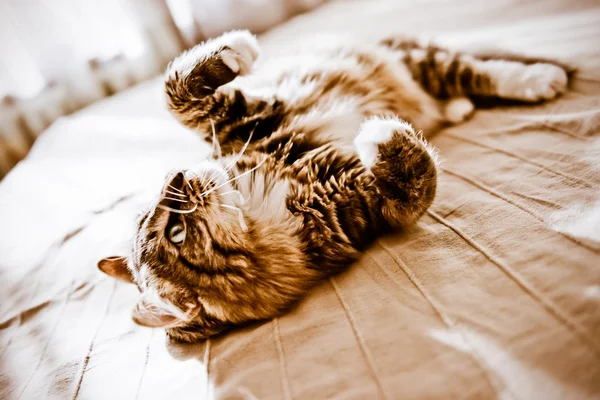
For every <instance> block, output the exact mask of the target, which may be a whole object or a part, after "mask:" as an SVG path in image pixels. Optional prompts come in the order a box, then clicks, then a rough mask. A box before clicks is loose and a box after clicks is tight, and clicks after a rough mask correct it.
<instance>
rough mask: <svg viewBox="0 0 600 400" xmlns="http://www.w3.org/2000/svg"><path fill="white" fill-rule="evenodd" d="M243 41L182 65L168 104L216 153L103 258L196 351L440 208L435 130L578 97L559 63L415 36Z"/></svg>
mask: <svg viewBox="0 0 600 400" xmlns="http://www.w3.org/2000/svg"><path fill="white" fill-rule="evenodd" d="M259 54H260V51H259V46H258V43H257V40H256V38H255V37H254V36H253V35H252V34H250V33H249V32H248V31H232V32H228V33H226V34H223V35H222V36H220V37H218V38H215V39H212V40H209V41H207V42H205V43H202V44H199V45H197V46H196V47H194V48H192V49H190V50H188V51H187V52H184V53H183V54H182V55H180V56H179V57H178V58H176V59H175V60H174V61H173V62H172V63H171V64H170V65H169V66H168V68H167V71H166V73H165V92H166V96H167V100H168V106H169V108H170V110H171V112H172V113H173V114H174V116H175V117H176V118H177V119H179V121H180V122H181V123H183V124H184V125H186V126H188V127H190V128H192V129H194V130H197V131H198V132H199V133H200V134H201V135H203V136H204V138H205V139H206V140H207V141H208V142H209V143H212V145H213V149H214V156H213V157H212V158H211V159H209V160H206V161H203V162H202V163H201V164H199V166H198V167H197V168H194V169H193V170H192V169H190V170H185V171H175V172H173V173H171V174H170V175H169V176H168V177H167V178H166V181H165V184H164V187H163V189H162V192H161V193H160V195H158V196H157V198H156V201H155V203H154V204H152V205H151V206H150V207H149V209H148V210H147V211H146V212H144V213H143V215H142V216H141V218H140V219H139V221H138V225H137V231H136V235H135V237H134V239H133V244H132V249H131V254H129V255H128V256H127V257H118V256H114V257H108V258H105V259H103V260H101V261H100V262H99V263H98V267H99V268H100V270H102V271H104V272H105V273H106V274H108V275H110V276H113V277H116V278H119V279H122V280H124V281H127V282H132V283H135V284H136V285H137V287H138V289H139V290H140V292H141V299H140V300H139V301H138V303H137V305H136V306H135V308H134V310H133V319H134V321H135V322H136V323H138V324H140V325H143V326H150V327H163V328H165V329H166V331H167V334H168V336H169V337H170V338H172V339H174V340H177V341H185V342H193V341H198V340H203V339H206V338H208V337H211V336H213V335H217V334H220V333H222V332H224V331H226V330H228V329H231V328H232V327H235V326H238V325H242V324H246V323H248V322H251V321H255V320H266V319H269V318H272V317H275V316H278V315H281V314H282V313H284V312H285V311H286V310H289V308H290V307H291V306H292V305H293V304H295V303H296V302H297V301H298V300H299V299H301V298H302V297H303V296H304V295H305V294H306V293H307V292H308V291H309V289H310V288H311V287H312V286H313V285H314V284H315V283H317V282H319V281H320V280H322V279H324V278H326V277H328V276H330V275H332V274H335V273H337V272H339V271H341V270H342V269H343V268H345V267H347V266H349V265H350V264H351V263H352V262H353V261H355V260H356V259H357V258H358V257H359V255H360V254H361V250H363V249H364V248H365V247H366V246H367V245H369V243H370V242H372V240H373V239H374V238H376V237H377V236H378V235H380V234H382V233H384V232H387V231H390V230H394V229H403V228H407V227H410V226H411V225H412V224H414V223H415V221H417V220H418V219H419V218H420V217H421V216H422V215H423V213H424V212H425V211H426V210H427V209H428V207H429V206H430V205H431V203H432V201H433V199H434V197H435V193H436V184H437V154H436V151H435V149H434V148H433V147H432V146H431V145H429V144H428V142H427V141H426V140H425V138H424V137H423V135H422V134H420V133H418V132H416V131H415V130H414V129H413V126H415V127H417V128H419V129H422V130H424V131H425V132H428V133H432V132H435V131H437V130H439V129H440V128H441V127H442V126H444V125H447V124H456V123H460V122H462V121H464V120H465V119H467V118H468V117H469V116H470V115H471V114H472V113H473V112H474V105H473V99H477V98H483V99H499V100H501V99H505V100H516V101H520V102H526V103H535V102H539V101H544V100H550V99H553V98H555V97H557V96H558V95H560V94H561V93H563V92H565V91H566V90H567V88H568V82H569V76H568V71H567V70H566V69H565V68H564V67H563V66H561V65H559V64H557V63H552V62H536V61H535V60H533V61H532V60H529V61H528V60H527V59H524V61H523V60H518V59H514V60H512V59H496V58H493V57H487V58H477V57H475V56H472V55H468V54H461V53H453V52H451V51H449V50H445V49H442V48H439V47H435V46H423V45H419V44H418V43H417V42H416V41H411V40H394V39H389V40H384V41H381V42H378V43H374V44H372V45H369V46H359V45H324V46H322V47H319V48H311V49H308V50H307V51H299V50H297V49H291V51H290V53H289V54H287V55H285V54H280V55H278V56H276V57H272V58H268V59H264V60H263V59H262V58H261V57H259Z"/></svg>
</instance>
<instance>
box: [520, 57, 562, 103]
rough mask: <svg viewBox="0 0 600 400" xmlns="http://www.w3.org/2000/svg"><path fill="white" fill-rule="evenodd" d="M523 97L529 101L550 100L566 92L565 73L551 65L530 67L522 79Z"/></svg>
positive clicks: (543, 64) (542, 64) (541, 64)
mask: <svg viewBox="0 0 600 400" xmlns="http://www.w3.org/2000/svg"><path fill="white" fill-rule="evenodd" d="M523 78H524V79H523V86H522V90H523V97H524V98H525V99H526V100H529V101H540V100H551V99H553V98H555V97H556V96H558V95H560V94H562V93H564V92H565V91H566V90H567V86H568V83H569V79H568V76H567V72H566V71H565V70H564V69H563V68H561V67H559V66H557V65H553V64H545V63H539V64H534V65H530V66H528V67H527V69H526V71H525V75H524V77H523Z"/></svg>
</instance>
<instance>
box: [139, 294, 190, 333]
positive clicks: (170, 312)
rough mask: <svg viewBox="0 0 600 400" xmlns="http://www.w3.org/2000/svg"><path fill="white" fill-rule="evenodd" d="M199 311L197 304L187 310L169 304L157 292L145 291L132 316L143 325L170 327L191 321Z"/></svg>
mask: <svg viewBox="0 0 600 400" xmlns="http://www.w3.org/2000/svg"><path fill="white" fill-rule="evenodd" d="M198 312H199V308H198V307H197V306H196V305H191V304H190V308H189V309H188V310H186V311H183V310H181V309H179V308H178V307H176V306H174V305H172V304H169V303H168V302H166V301H164V300H162V299H161V298H159V297H158V296H157V295H156V294H155V293H150V292H147V293H144V294H143V295H142V298H141V299H140V300H139V301H138V303H137V304H136V306H135V308H134V309H133V313H132V315H131V317H132V318H133V321H134V322H135V323H136V324H138V325H141V326H147V327H150V328H170V327H174V326H177V325H181V324H183V323H185V322H189V321H191V320H192V319H194V317H196V315H197V314H198Z"/></svg>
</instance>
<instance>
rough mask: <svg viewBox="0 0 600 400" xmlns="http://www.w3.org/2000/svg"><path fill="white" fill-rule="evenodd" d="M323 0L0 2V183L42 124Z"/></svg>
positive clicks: (29, 145)
mask: <svg viewBox="0 0 600 400" xmlns="http://www.w3.org/2000/svg"><path fill="white" fill-rule="evenodd" d="M324 1H325V0H1V1H0V54H1V59H0V179H1V178H2V177H3V176H4V175H6V173H7V172H8V171H9V170H10V169H11V168H12V167H13V166H14V165H15V164H16V163H17V162H18V161H19V160H21V159H22V158H23V157H24V156H25V155H26V154H27V152H28V151H29V149H30V148H31V145H32V144H33V142H34V141H35V139H36V138H37V136H38V135H39V134H40V133H41V132H42V131H43V130H44V129H45V128H47V127H48V126H49V125H50V124H51V123H52V122H54V121H55V120H56V119H58V118H60V117H61V116H63V115H67V114H69V113H72V112H74V111H76V110H78V109H80V108H82V107H84V106H86V105H88V104H91V103H94V102H96V101H98V100H100V99H102V98H104V97H107V96H110V95H112V94H114V93H117V92H119V91H121V90H123V89H125V88H127V87H130V86H132V85H134V84H135V83H138V82H141V81H144V80H147V79H150V78H152V77H155V76H157V75H159V74H160V73H161V72H162V71H163V70H164V68H165V66H166V65H167V63H168V62H169V61H170V60H172V59H173V58H174V57H175V56H176V55H177V54H179V53H180V52H181V51H183V50H184V49H186V48H188V47H190V46H193V45H194V44H196V43H199V42H201V41H203V40H205V39H207V38H210V37H214V36H217V35H219V34H221V33H223V32H225V31H227V30H231V29H240V28H246V29H250V30H251V31H253V32H254V33H260V32H262V31H264V30H266V29H268V28H270V27H272V26H275V25H277V24H278V23H280V22H282V21H284V20H286V19H288V18H290V17H292V16H293V15H296V14H298V13H301V12H304V11H307V10H309V9H312V8H314V7H316V6H317V5H318V4H320V3H323V2H324Z"/></svg>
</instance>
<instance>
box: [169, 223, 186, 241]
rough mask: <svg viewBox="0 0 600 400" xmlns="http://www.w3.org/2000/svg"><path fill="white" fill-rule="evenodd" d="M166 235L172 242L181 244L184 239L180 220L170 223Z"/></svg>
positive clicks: (183, 228)
mask: <svg viewBox="0 0 600 400" xmlns="http://www.w3.org/2000/svg"><path fill="white" fill-rule="evenodd" d="M167 237H168V238H169V240H170V241H171V243H174V244H181V243H183V241H184V240H185V226H183V224H182V223H181V222H178V223H176V224H173V225H171V227H170V228H169V229H168V232H167Z"/></svg>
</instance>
